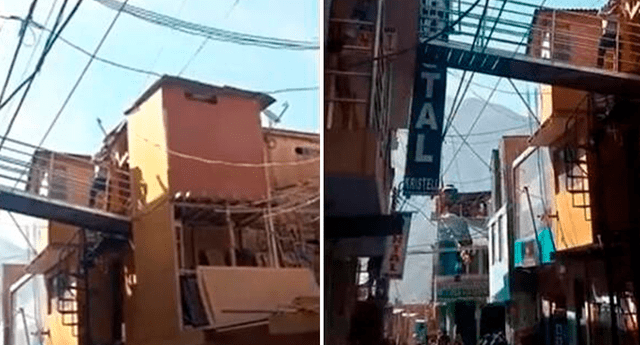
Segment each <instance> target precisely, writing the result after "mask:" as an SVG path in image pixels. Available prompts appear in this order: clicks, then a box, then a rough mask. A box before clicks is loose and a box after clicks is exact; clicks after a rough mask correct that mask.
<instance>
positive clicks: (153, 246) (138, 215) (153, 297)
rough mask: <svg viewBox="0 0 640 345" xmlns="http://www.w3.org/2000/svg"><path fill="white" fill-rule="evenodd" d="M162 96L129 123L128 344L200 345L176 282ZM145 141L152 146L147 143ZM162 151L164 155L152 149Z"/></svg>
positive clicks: (150, 101) (200, 336)
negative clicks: (185, 327)
mask: <svg viewBox="0 0 640 345" xmlns="http://www.w3.org/2000/svg"><path fill="white" fill-rule="evenodd" d="M162 104H163V102H162V91H158V92H156V93H155V94H154V95H153V96H151V97H150V98H149V99H148V100H147V101H146V102H145V103H143V104H142V105H141V106H140V108H139V109H138V111H137V112H135V113H133V114H131V115H129V117H128V142H129V157H130V158H129V165H130V168H131V175H132V181H131V185H132V190H133V195H134V199H136V200H138V201H139V202H138V203H137V205H138V206H137V207H136V211H135V212H134V218H133V220H132V231H133V244H134V246H135V249H134V252H133V262H130V264H134V265H128V268H129V267H131V268H132V266H135V269H132V270H134V272H135V276H136V281H137V284H136V285H135V286H133V288H132V290H131V291H132V292H133V294H132V295H131V296H127V297H125V302H124V303H125V308H124V321H125V329H126V341H127V344H133V345H137V344H185V345H188V344H198V343H201V342H202V341H203V334H202V332H182V331H181V330H180V323H179V318H178V317H179V304H178V302H179V300H178V290H177V277H176V268H177V264H176V256H175V249H174V248H175V244H174V238H173V229H172V215H173V212H172V210H171V207H172V205H171V204H170V203H169V202H168V201H167V199H166V198H165V197H166V193H167V188H168V158H167V154H166V151H165V150H166V147H167V136H166V128H165V124H166V119H165V114H164V110H163V105H162ZM142 138H145V139H147V140H149V141H150V143H149V142H145V141H144V140H143V139H142ZM154 144H155V145H159V146H160V148H161V149H159V148H158V147H156V146H154Z"/></svg>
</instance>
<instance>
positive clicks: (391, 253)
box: [381, 213, 411, 279]
mask: <svg viewBox="0 0 640 345" xmlns="http://www.w3.org/2000/svg"><path fill="white" fill-rule="evenodd" d="M401 215H402V217H403V218H404V222H403V227H402V233H401V234H394V235H391V236H388V237H387V246H386V249H385V254H384V258H383V262H382V268H381V274H382V275H383V276H385V277H387V278H390V279H402V273H403V271H404V261H405V258H406V256H407V242H408V240H409V228H410V227H411V213H402V214H401Z"/></svg>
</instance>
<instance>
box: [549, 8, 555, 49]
mask: <svg viewBox="0 0 640 345" xmlns="http://www.w3.org/2000/svg"><path fill="white" fill-rule="evenodd" d="M555 40H556V10H553V13H552V17H551V39H550V40H549V60H553V46H555Z"/></svg>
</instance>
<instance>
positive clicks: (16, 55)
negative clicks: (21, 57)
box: [0, 0, 38, 148]
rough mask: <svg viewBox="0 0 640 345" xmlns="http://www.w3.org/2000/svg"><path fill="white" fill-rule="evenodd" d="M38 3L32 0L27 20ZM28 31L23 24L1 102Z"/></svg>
mask: <svg viewBox="0 0 640 345" xmlns="http://www.w3.org/2000/svg"><path fill="white" fill-rule="evenodd" d="M37 3H38V0H32V1H31V5H30V6H29V13H28V14H27V22H28V21H30V20H31V17H33V11H34V10H35V8H36V4H37ZM26 33H27V25H25V24H23V25H22V27H21V29H20V36H19V37H18V45H17V46H16V49H15V50H14V52H13V57H12V58H11V64H10V65H9V71H8V72H7V76H6V78H5V80H4V84H3V85H2V91H0V103H1V102H2V100H3V98H4V93H5V92H6V91H7V86H8V85H9V80H10V79H11V74H12V72H13V68H14V67H15V65H16V60H17V59H18V54H19V53H20V48H21V47H22V41H24V37H25V36H26ZM1 147H2V145H0V148H1Z"/></svg>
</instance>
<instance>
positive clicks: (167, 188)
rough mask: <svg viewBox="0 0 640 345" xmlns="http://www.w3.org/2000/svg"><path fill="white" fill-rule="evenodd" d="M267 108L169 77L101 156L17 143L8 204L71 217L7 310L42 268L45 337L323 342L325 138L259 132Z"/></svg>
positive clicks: (59, 224) (260, 100) (85, 343)
mask: <svg viewBox="0 0 640 345" xmlns="http://www.w3.org/2000/svg"><path fill="white" fill-rule="evenodd" d="M273 102H275V99H273V98H272V97H270V96H268V95H266V94H262V93H255V92H250V91H244V90H239V89H235V88H231V87H216V86H212V85H207V84H203V83H199V82H195V81H190V80H186V79H181V78H175V77H168V76H165V77H162V78H160V79H159V80H158V81H157V82H156V83H155V84H153V85H152V86H151V87H150V88H149V89H148V90H147V91H145V92H144V94H143V95H142V96H140V98H139V99H137V100H136V101H135V102H134V104H133V105H132V107H131V108H130V109H129V110H127V111H126V112H125V114H126V115H127V117H126V119H125V121H123V122H122V123H121V124H120V125H118V126H117V127H116V128H115V129H113V130H112V131H111V132H109V133H108V134H107V135H106V136H105V138H104V140H103V145H102V147H101V149H100V150H99V152H97V153H96V154H95V155H92V156H83V155H75V154H69V153H59V152H52V151H47V150H42V149H40V150H36V151H35V152H32V150H33V148H32V147H30V146H29V145H27V144H24V143H20V142H17V141H8V142H7V145H6V146H7V148H6V149H11V148H13V151H16V152H25V156H23V157H22V159H21V160H15V161H16V162H17V163H19V162H24V163H25V164H24V166H25V167H28V169H27V170H26V171H24V174H22V172H21V173H20V174H18V175H16V176H22V177H16V178H15V179H16V180H17V181H18V183H22V186H24V192H20V191H18V192H15V193H14V194H15V197H16V198H31V199H33V200H35V201H34V202H40V203H42V204H43V205H45V206H47V207H51V208H55V207H58V208H59V209H62V210H67V214H68V216H65V215H64V214H63V215H59V214H60V212H57V213H56V214H57V216H56V218H53V219H52V220H50V221H49V224H48V227H47V229H46V231H44V232H43V233H42V238H41V243H39V244H38V248H39V251H38V255H37V256H36V257H35V258H34V259H33V260H32V261H31V262H29V263H28V265H26V267H24V271H25V276H23V277H22V278H19V277H18V278H16V277H14V278H15V279H14V280H13V281H14V283H13V285H11V284H9V285H7V284H5V286H4V289H5V290H4V291H3V293H4V294H3V298H4V301H5V302H7V303H9V305H11V304H12V303H13V301H14V299H13V296H14V295H15V293H16V292H17V291H18V290H19V289H20V287H21V286H22V284H23V283H24V281H25V280H26V279H28V278H29V277H31V276H33V275H43V276H44V277H45V281H46V290H47V303H46V304H45V305H43V306H42V307H43V308H42V309H43V310H42V311H41V314H42V320H44V322H43V323H42V329H40V330H30V331H32V332H37V334H39V337H40V338H41V340H42V341H43V342H45V343H48V344H79V345H93V344H119V343H125V342H126V343H127V344H194V345H195V344H219V343H232V344H254V343H256V342H258V343H263V344H280V343H309V344H314V343H319V342H320V338H319V317H320V316H319V315H320V307H319V305H320V304H319V270H320V265H319V258H320V257H319V239H320V237H319V235H320V231H319V216H320V213H319V204H320V203H319V200H320V194H319V193H320V188H319V185H320V184H319V178H320V171H319V168H320V164H319V156H320V142H319V136H318V134H315V133H304V132H298V131H290V130H283V129H273V128H263V127H262V126H261V124H260V114H261V112H262V111H263V110H264V109H265V108H266V107H268V106H269V105H270V104H272V103H273ZM30 150H31V151H30ZM17 163H16V164H17ZM17 170H18V169H16V171H17ZM23 175H24V176H23ZM49 204H51V206H48V205H49ZM26 208H28V205H27V206H25V210H23V212H24V213H25V214H30V213H31V215H33V213H35V212H36V211H32V210H30V209H26ZM16 211H20V210H16ZM73 215H75V216H73ZM64 217H68V218H64ZM45 218H47V217H45ZM92 222H93V223H92ZM4 278H5V279H3V281H4V280H6V279H7V278H9V277H8V276H7V277H4ZM9 279H11V278H9ZM7 282H8V280H7ZM13 307H14V308H15V307H16V306H15V305H14V306H13ZM13 323H14V320H13V319H12V317H9V318H8V319H5V330H6V331H8V332H6V331H5V337H8V338H6V340H5V344H14V343H15V339H16V336H17V335H16V334H15V332H14V329H15V327H12V324H13Z"/></svg>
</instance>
